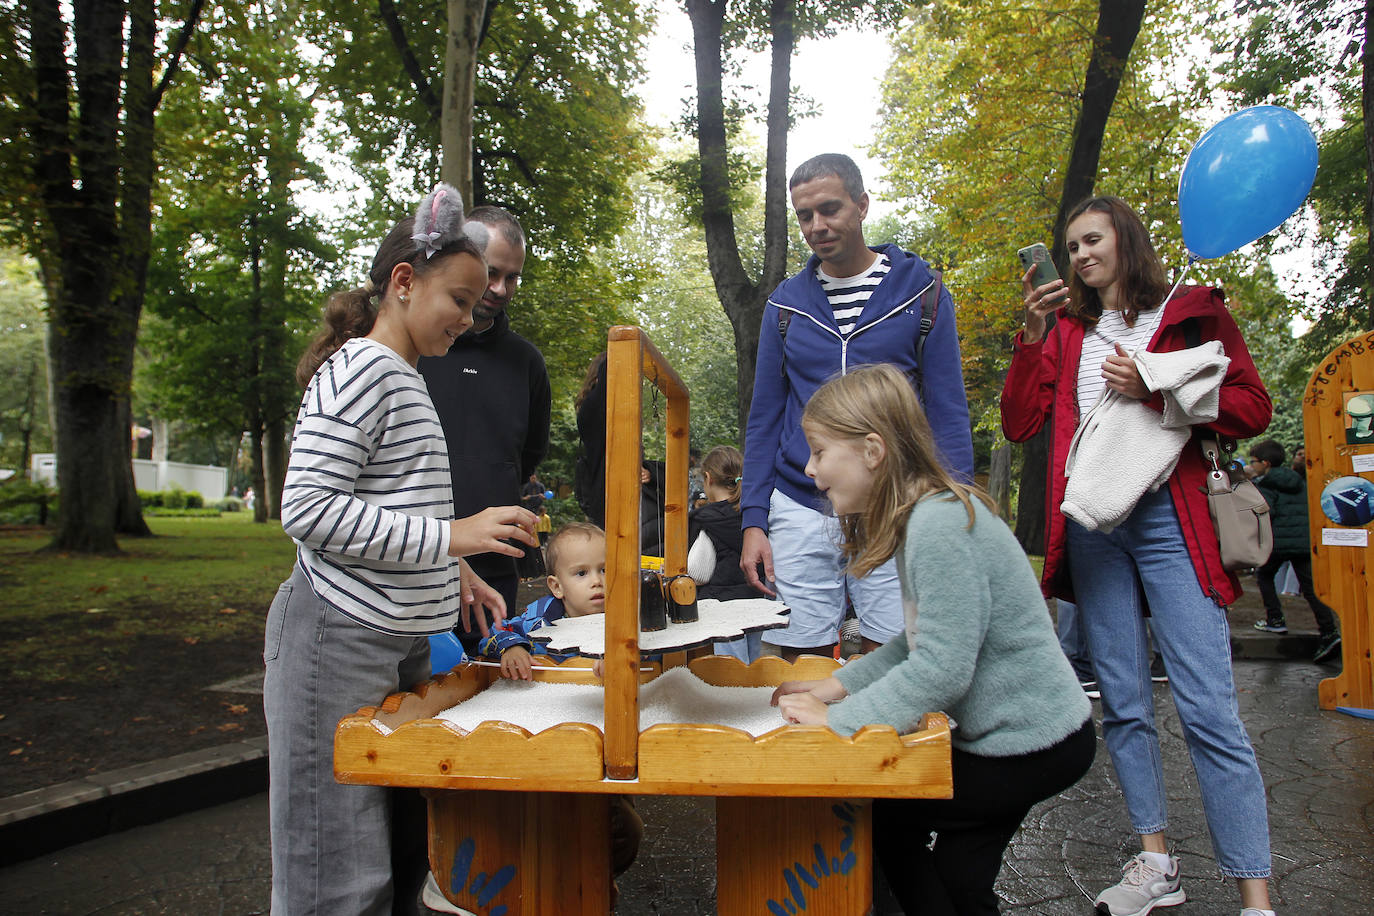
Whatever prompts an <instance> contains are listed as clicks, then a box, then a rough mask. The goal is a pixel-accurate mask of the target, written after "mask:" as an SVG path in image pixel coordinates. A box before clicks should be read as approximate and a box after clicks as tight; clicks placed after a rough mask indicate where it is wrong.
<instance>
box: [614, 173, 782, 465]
mask: <svg viewBox="0 0 1374 916" xmlns="http://www.w3.org/2000/svg"><path fill="white" fill-rule="evenodd" d="M753 212H754V214H757V213H758V211H757V209H755V210H754V211H753ZM635 214H636V217H635V220H634V222H633V223H632V224H631V225H630V226H629V227H628V228H627V229H626V230H625V232H624V233H622V235H621V238H620V247H621V248H622V249H624V250H626V251H641V252H647V253H648V257H649V262H648V264H647V265H646V267H647V270H646V282H645V288H644V293H643V296H642V298H641V300H640V302H639V303H638V306H637V308H636V314H637V323H638V324H639V325H640V327H642V328H644V330H645V331H646V332H647V333H648V335H649V337H650V339H651V340H653V342H654V345H655V346H656V347H658V350H659V352H661V353H662V354H663V355H664V357H665V358H667V360H668V362H669V364H670V365H672V366H673V368H674V369H675V370H677V373H678V375H680V376H681V377H682V380H683V381H684V382H685V383H686V384H687V388H688V390H689V391H690V392H691V395H692V402H691V439H692V445H694V446H695V447H697V448H698V449H700V450H701V452H702V454H705V453H706V451H707V450H708V449H710V448H711V447H713V446H716V445H734V446H736V447H738V446H739V444H740V441H741V439H740V430H739V419H738V411H737V400H736V391H735V353H734V350H733V349H732V348H730V347H724V346H721V342H722V341H725V340H729V339H730V335H731V331H730V322H729V321H728V320H727V319H726V317H725V315H724V314H723V313H722V312H721V309H720V304H719V303H718V302H717V301H716V297H715V295H714V287H713V285H712V283H711V273H710V271H709V270H708V269H707V267H706V243H705V240H704V238H703V237H702V231H701V227H700V225H699V224H696V223H692V224H688V223H687V222H685V221H684V220H683V218H682V216H681V208H680V206H679V198H678V197H677V194H676V192H675V191H673V190H670V189H669V188H668V187H667V186H665V185H664V184H662V183H661V182H659V181H656V180H654V179H652V178H644V179H641V181H640V182H639V183H638V187H637V189H636V193H635ZM744 215H746V216H747V214H744ZM755 221H756V220H755ZM741 222H743V220H742V221H741ZM649 401H650V403H652V401H653V398H652V395H650V396H649ZM657 425H658V426H659V427H661V426H662V423H661V421H660V422H659V423H658V424H657ZM647 428H648V426H647V425H646V429H647ZM660 432H661V430H660Z"/></svg>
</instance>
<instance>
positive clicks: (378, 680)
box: [262, 566, 429, 916]
mask: <svg viewBox="0 0 1374 916" xmlns="http://www.w3.org/2000/svg"><path fill="white" fill-rule="evenodd" d="M263 661H264V663H265V664H266V668H267V674H266V677H265V679H264V680H263V704H262V705H263V711H264V713H265V715H266V719H267V741H268V755H269V760H268V773H269V777H270V780H271V781H270V784H269V788H268V809H269V812H270V818H271V829H272V916H326V914H328V916H342V914H358V916H390V914H391V912H392V894H393V885H392V842H391V829H392V790H390V789H386V788H383V787H380V786H346V785H340V784H339V783H337V782H335V781H334V729H335V726H336V725H337V724H338V722H339V720H340V719H342V718H343V717H344V716H347V715H351V714H352V713H354V712H357V711H358V709H359V707H362V706H377V705H380V704H381V702H382V700H383V699H385V698H386V696H387V694H390V693H395V692H396V691H398V690H402V689H407V688H409V687H411V686H412V685H414V684H416V683H417V682H419V681H421V680H424V679H425V678H427V677H429V640H428V639H427V638H426V637H423V636H420V637H410V636H405V637H401V636H388V635H386V634H385V633H379V632H377V631H376V630H371V629H368V628H367V627H364V626H362V625H361V624H358V623H355V622H354V621H352V620H350V619H349V618H347V617H345V616H344V615H343V614H341V613H339V612H338V611H336V610H335V609H334V608H333V607H331V606H330V605H328V604H326V603H325V602H324V601H321V600H320V598H319V597H318V596H317V595H316V594H315V592H314V591H313V590H312V589H311V587H310V583H309V581H308V580H307V579H306V578H305V575H304V573H302V572H301V569H300V567H299V566H297V567H296V568H295V569H294V570H293V571H292V574H291V578H290V579H288V580H287V581H285V582H283V583H282V585H281V587H280V588H279V589H278V590H277V596H276V598H275V599H274V600H273V601H272V607H271V609H270V610H269V611H268V612H267V636H266V640H265V644H264V648H263Z"/></svg>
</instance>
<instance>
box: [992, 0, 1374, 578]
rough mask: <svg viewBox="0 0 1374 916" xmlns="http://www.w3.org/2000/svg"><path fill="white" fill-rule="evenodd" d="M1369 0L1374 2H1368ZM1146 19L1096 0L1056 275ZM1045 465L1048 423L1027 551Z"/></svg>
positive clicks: (1025, 499)
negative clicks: (1074, 213)
mask: <svg viewBox="0 0 1374 916" xmlns="http://www.w3.org/2000/svg"><path fill="white" fill-rule="evenodd" d="M1368 2H1374V0H1368ZM1144 17H1145V0H1101V2H1099V3H1098V6H1097V32H1096V34H1095V35H1094V36H1093V51H1092V56H1091V57H1090V58H1089V60H1088V71H1087V74H1086V75H1085V77H1084V80H1083V94H1082V97H1081V105H1080V106H1079V109H1078V118H1077V119H1076V120H1075V122H1074V128H1073V146H1072V147H1071V148H1070V151H1069V163H1068V166H1067V167H1066V168H1065V170H1064V188H1063V191H1062V193H1061V194H1060V196H1059V209H1058V212H1057V213H1056V214H1055V217H1054V247H1053V249H1052V250H1051V254H1050V256H1051V258H1052V259H1053V260H1054V263H1055V264H1056V265H1057V266H1058V268H1059V273H1060V275H1061V276H1068V271H1067V267H1068V265H1067V261H1066V258H1065V246H1064V231H1065V229H1066V228H1067V226H1066V223H1067V221H1068V215H1069V212H1070V211H1071V210H1073V208H1074V207H1076V206H1078V204H1079V203H1080V202H1082V201H1083V199H1084V198H1087V197H1090V196H1091V195H1092V193H1093V188H1094V187H1095V186H1096V184H1097V165H1098V160H1099V159H1100V158H1101V155H1102V138H1103V136H1104V135H1105V134H1106V130H1107V119H1108V117H1109V116H1110V115H1111V113H1112V105H1113V104H1114V103H1115V102H1116V93H1117V90H1118V89H1120V88H1121V77H1122V74H1123V73H1125V70H1126V62H1127V60H1128V59H1129V58H1130V55H1131V48H1132V47H1133V46H1134V45H1135V39H1136V36H1137V35H1139V34H1140V23H1141V21H1142V20H1143V19H1144ZM1048 463H1049V424H1046V426H1045V428H1044V429H1042V430H1041V431H1040V433H1039V434H1038V435H1037V436H1035V438H1033V439H1031V440H1029V441H1028V442H1026V443H1024V444H1023V445H1022V452H1021V493H1020V495H1019V497H1018V498H1017V503H1016V538H1017V540H1019V541H1020V542H1021V545H1022V546H1023V547H1024V548H1025V549H1026V551H1027V552H1028V553H1032V554H1043V553H1044V552H1045V474H1046V467H1047V466H1048Z"/></svg>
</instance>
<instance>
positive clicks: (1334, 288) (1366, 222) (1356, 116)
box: [1216, 0, 1374, 385]
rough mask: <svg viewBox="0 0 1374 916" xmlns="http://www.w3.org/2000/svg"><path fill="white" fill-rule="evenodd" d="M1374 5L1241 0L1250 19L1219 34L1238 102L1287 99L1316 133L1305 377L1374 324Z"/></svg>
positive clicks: (1298, 356) (1307, 241) (1299, 353)
mask: <svg viewBox="0 0 1374 916" xmlns="http://www.w3.org/2000/svg"><path fill="white" fill-rule="evenodd" d="M1370 10H1371V7H1370V6H1369V5H1368V4H1366V3H1363V2H1359V0H1285V2H1280V3H1274V2H1258V0H1239V2H1238V3H1236V5H1235V9H1234V10H1232V11H1231V15H1233V16H1238V17H1239V18H1240V20H1241V21H1242V22H1244V23H1245V26H1244V28H1243V29H1240V30H1238V31H1233V32H1231V33H1229V34H1226V35H1225V36H1224V38H1222V39H1220V40H1218V41H1217V42H1216V49H1217V51H1218V52H1220V55H1221V59H1222V60H1224V61H1225V63H1223V64H1222V65H1221V66H1220V67H1219V68H1218V70H1219V73H1220V74H1221V76H1222V77H1223V80H1224V82H1223V87H1224V88H1225V89H1226V90H1227V91H1229V92H1230V93H1231V94H1232V95H1233V96H1234V97H1235V98H1236V100H1237V102H1238V103H1239V104H1245V105H1250V104H1260V103H1273V104H1279V105H1286V106H1288V107H1290V108H1293V109H1295V110H1297V111H1299V112H1301V113H1303V114H1304V115H1305V116H1306V117H1307V118H1308V120H1309V122H1311V123H1312V124H1313V125H1314V128H1315V130H1316V133H1317V141H1318V147H1319V154H1318V166H1317V178H1316V181H1315V182H1314V184H1313V187H1312V193H1311V195H1310V197H1309V198H1308V202H1309V203H1310V205H1311V208H1312V211H1313V213H1314V215H1315V217H1316V219H1315V221H1314V226H1315V228H1314V230H1313V231H1311V232H1308V233H1306V234H1304V235H1301V236H1299V237H1298V238H1297V240H1296V241H1297V243H1299V244H1302V245H1305V246H1308V247H1309V248H1310V249H1312V250H1314V251H1316V253H1317V257H1316V258H1315V259H1314V262H1315V267H1316V270H1317V272H1318V274H1319V276H1318V277H1316V278H1314V279H1315V280H1316V282H1315V283H1312V284H1309V285H1310V286H1311V287H1313V288H1315V289H1317V290H1319V292H1316V293H1314V294H1311V295H1310V296H1309V297H1308V301H1307V302H1306V303H1305V304H1306V306H1307V308H1306V313H1307V315H1306V317H1308V318H1309V319H1311V320H1312V321H1314V322H1315V324H1314V327H1313V328H1312V330H1311V332H1309V333H1308V334H1306V335H1304V337H1303V338H1302V340H1301V344H1300V346H1299V347H1298V348H1297V350H1296V351H1294V354H1293V355H1294V359H1295V361H1296V365H1295V366H1294V367H1291V369H1290V374H1291V375H1294V376H1298V375H1300V376H1302V381H1300V382H1299V383H1298V384H1300V385H1301V384H1302V383H1303V382H1305V381H1306V373H1307V371H1308V370H1310V368H1311V367H1312V366H1313V365H1314V364H1315V363H1316V362H1318V361H1319V360H1321V359H1323V358H1324V357H1325V356H1326V354H1327V352H1328V351H1329V350H1331V349H1332V348H1333V347H1335V346H1336V345H1337V344H1339V343H1341V342H1342V341H1344V340H1346V339H1347V338H1349V337H1350V336H1352V335H1353V334H1355V333H1356V332H1358V331H1360V330H1362V329H1368V328H1374V276H1371V267H1370V237H1371V232H1374V213H1371V212H1370V204H1369V201H1370V196H1369V195H1370V193H1371V187H1374V180H1371V177H1370V175H1369V168H1370V162H1371V161H1374V130H1369V129H1366V124H1365V120H1366V118H1365V114H1364V112H1365V111H1366V110H1367V106H1369V105H1370V104H1374V100H1371V99H1369V98H1368V95H1369V90H1368V88H1367V87H1366V86H1363V85H1362V82H1363V83H1369V82H1370V81H1371V80H1374V74H1371V73H1369V72H1368V71H1369V64H1368V62H1367V60H1368V54H1369V48H1368V41H1367V38H1368V36H1367V30H1368V16H1369V15H1370ZM1362 54H1363V55H1364V60H1363V61H1362Z"/></svg>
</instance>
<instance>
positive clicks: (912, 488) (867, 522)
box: [802, 364, 997, 576]
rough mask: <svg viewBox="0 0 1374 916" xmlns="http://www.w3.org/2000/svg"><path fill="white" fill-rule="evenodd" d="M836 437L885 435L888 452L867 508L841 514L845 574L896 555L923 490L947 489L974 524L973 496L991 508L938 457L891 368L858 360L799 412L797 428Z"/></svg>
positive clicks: (903, 380) (911, 395) (912, 396)
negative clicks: (866, 364)
mask: <svg viewBox="0 0 1374 916" xmlns="http://www.w3.org/2000/svg"><path fill="white" fill-rule="evenodd" d="M808 426H809V427H811V428H812V429H815V430H818V431H820V432H824V433H825V434H826V435H829V436H833V437H835V438H837V439H863V438H864V437H865V436H867V435H869V434H870V433H873V434H876V435H877V436H878V437H879V438H880V439H882V440H883V445H884V446H885V447H886V454H885V455H884V457H883V460H882V462H881V463H880V464H879V465H878V466H877V468H875V469H874V471H873V486H872V488H871V489H870V490H869V493H868V502H867V504H866V505H865V506H864V508H863V509H862V510H861V511H859V512H856V513H854V514H852V515H845V516H841V517H840V520H839V521H840V533H841V535H842V542H841V544H840V549H841V551H842V552H843V554H844V556H845V559H847V560H848V561H849V572H850V573H851V574H853V575H855V576H864V575H867V574H868V573H870V572H872V571H873V570H874V569H876V568H877V567H878V566H880V565H881V564H883V563H885V562H886V561H887V560H888V558H890V557H892V556H893V555H894V554H896V553H897V550H898V549H899V548H900V547H901V545H902V540H903V539H904V538H905V537H906V522H907V518H908V517H909V516H910V515H911V510H912V509H913V508H915V506H916V504H917V503H918V502H920V501H921V500H922V499H925V498H926V497H927V496H931V495H933V494H935V493H941V492H944V493H948V494H949V495H948V497H947V498H948V499H951V500H955V499H957V500H958V501H959V502H961V503H963V504H964V509H965V510H966V511H967V512H968V527H969V528H972V527H973V521H974V509H973V502H972V497H976V498H977V499H978V500H980V501H981V502H982V503H983V505H985V506H987V507H988V509H989V510H991V511H992V512H994V513H995V512H996V511H997V507H996V505H995V504H994V503H993V501H992V499H991V498H990V497H989V496H988V495H987V494H986V493H984V492H983V491H982V490H981V489H979V488H978V487H974V486H969V485H968V484H963V483H959V482H958V481H956V480H955V479H954V478H953V477H952V476H951V475H950V473H949V471H947V470H945V467H944V465H942V464H941V463H940V454H939V449H938V448H937V447H936V445H935V436H934V434H933V433H932V432H931V430H930V423H929V421H927V420H926V415H925V411H924V410H922V409H921V403H920V401H918V400H917V398H916V392H915V391H913V390H912V388H911V382H910V381H909V380H908V379H907V377H906V376H905V375H903V374H902V373H901V372H900V371H899V370H897V369H896V368H895V367H893V366H890V365H886V364H878V365H870V366H859V367H857V368H855V369H852V370H850V372H849V374H847V375H843V376H840V377H838V378H833V379H831V380H830V381H828V382H826V383H825V384H824V385H822V386H821V387H820V388H818V389H817V390H816V393H815V394H814V395H812V396H811V400H810V401H808V402H807V404H806V410H805V411H804V412H803V413H802V427H803V428H806V427H808Z"/></svg>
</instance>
